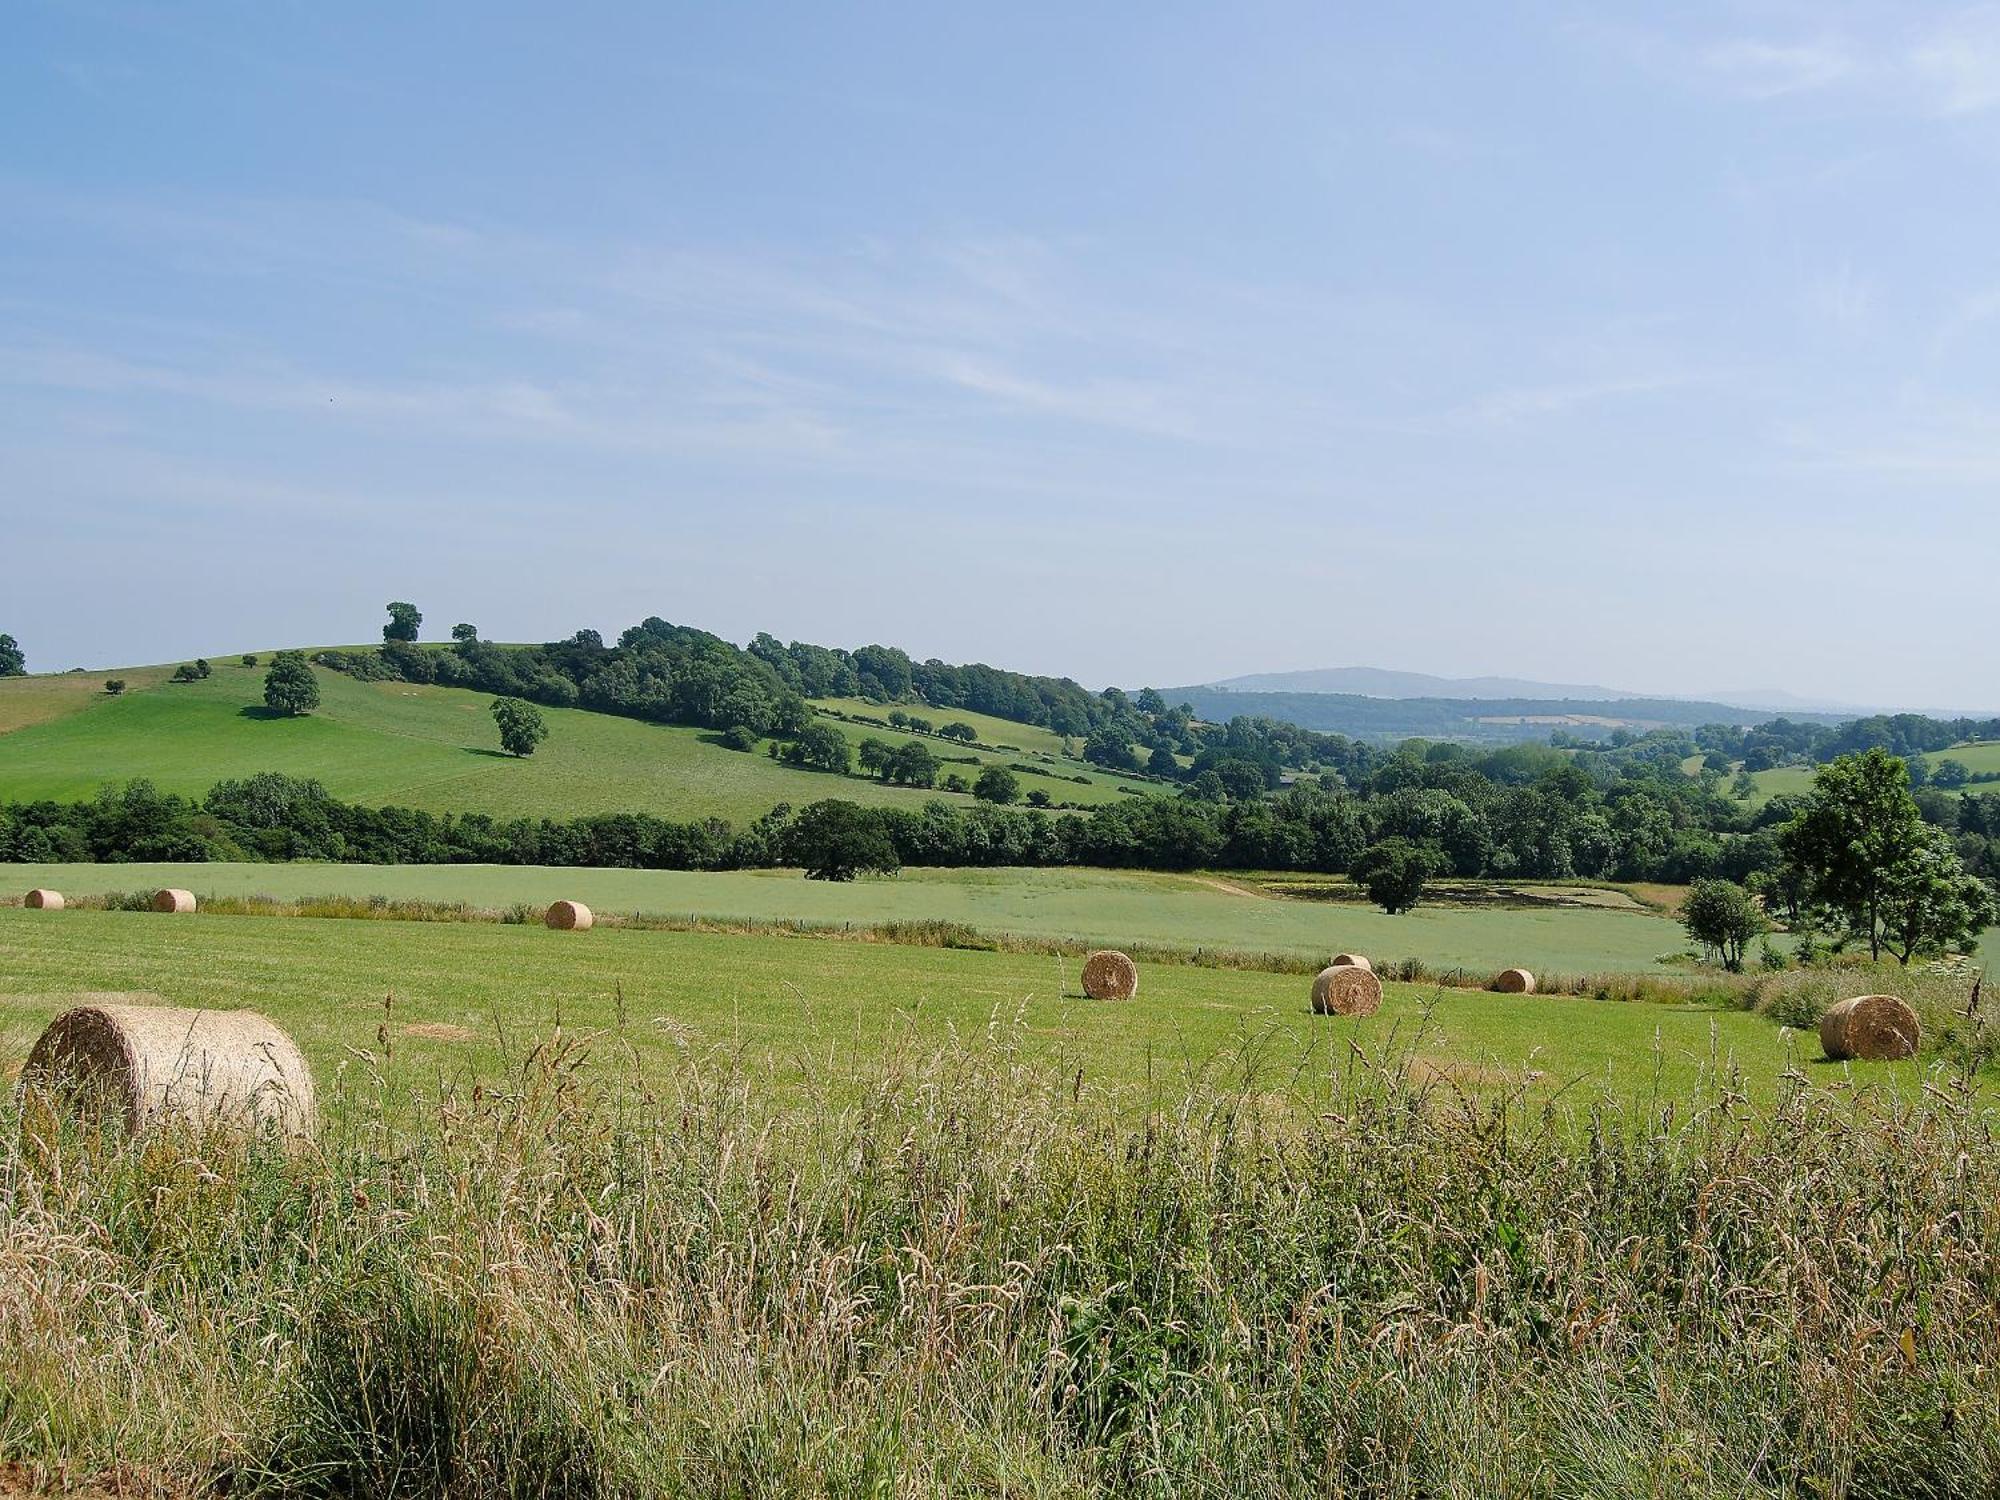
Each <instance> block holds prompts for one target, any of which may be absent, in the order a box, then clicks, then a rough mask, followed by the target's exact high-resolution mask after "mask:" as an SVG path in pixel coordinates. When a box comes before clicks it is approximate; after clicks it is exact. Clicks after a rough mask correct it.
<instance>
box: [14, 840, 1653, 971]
mask: <svg viewBox="0 0 2000 1500" xmlns="http://www.w3.org/2000/svg"><path fill="white" fill-rule="evenodd" d="M0 879H4V880H6V881H7V882H9V887H8V888H7V889H6V892H5V894H6V895H7V896H8V897H9V898H11V899H19V896H20V894H21V893H22V892H24V891H26V890H28V889H30V888H31V887H33V886H38V885H45V886H50V887H53V888H54V889H56V890H59V891H64V892H66V893H68V894H70V895H71V896H77V895H94V894H100V893H102V892H105V891H110V890H117V891H135V890H149V889H157V888H159V887H161V886H169V885H172V886H185V887H187V888H188V889H190V890H192V891H194V892H195V894H196V895H197V896H208V895H221V896H257V895H265V896H277V897H287V898H298V897H306V896H358V897H368V896H382V897H387V898H390V899H394V900H427V901H462V902H466V903H468V904H470V905H474V906H483V907H494V908H506V907H509V906H513V905H515V904H516V903H523V902H525V903H527V904H529V905H532V906H535V907H537V908H540V907H545V906H547V905H548V903H549V902H550V901H552V900H554V899H555V898H556V897H558V896H568V897H573V898H575V899H578V900H581V901H584V902H586V903H588V904H589V905H590V906H591V908H592V909H593V910H596V911H599V912H605V913H612V912H624V913H631V912H639V913H645V914H649V915H654V916H698V917H706V918H714V919H720V920H731V919H734V920H747V921H804V922H825V923H854V924H859V925H873V924H877V923H881V922H887V921H929V922H960V923H963V924H965V925H966V926H968V927H972V928H975V929H977V930H978V931H980V932H985V933H1018V934H1021V935H1024V936H1029V937H1047V938H1065V939H1073V940H1075V941H1077V942H1086V943H1093V944H1100V945H1110V946H1114V947H1122V946H1125V945H1128V944H1157V945H1161V946H1170V947H1176V948H1217V949H1223V950H1227V951H1231V952H1247V953H1276V954H1283V955H1287V956H1290V957H1295V958H1312V957H1318V958H1321V959H1323V958H1325V957H1326V956H1327V955H1329V954H1332V953H1336V952H1339V951H1341V950H1343V949H1357V950H1359V951H1361V952H1364V953H1367V954H1369V955H1370V956H1371V957H1374V958H1376V959H1382V960H1388V959H1402V958H1416V959H1421V960H1423V961H1424V962H1425V963H1426V964H1428V965H1429V966H1430V967H1431V968H1433V969H1449V968H1465V969H1470V970H1474V971H1481V972H1487V971H1492V972H1497V971H1498V970H1500V969H1503V968H1508V967H1511V966H1512V965H1515V964H1525V965H1526V966H1527V967H1529V968H1531V969H1534V970H1536V971H1537V972H1556V973H1567V974H1579V973H1597V972H1616V973H1654V972H1660V971H1662V970H1665V969H1667V968H1670V967H1671V965H1670V964H1668V963H1666V962H1663V960H1666V959H1670V958H1671V957H1672V956H1673V955H1676V954H1681V953H1685V952H1686V950H1687V947H1688V941H1687V934H1686V933H1684V932H1682V931H1681V928H1680V925H1679V924H1678V923H1677V922H1674V921H1673V920H1671V919H1670V918H1668V917H1664V916H1661V915H1660V914H1658V913H1657V912H1655V911H1651V910H1648V909H1645V908H1643V907H1641V906H1639V905H1637V904H1636V903H1630V902H1628V903H1627V905H1626V909H1623V910H1614V909H1609V908H1573V907H1538V908H1530V909H1520V908H1505V907H1488V906H1478V907H1458V906H1444V905H1434V906H1420V907H1418V908H1417V909H1416V910H1415V911H1412V912H1407V913H1405V914H1403V915H1401V916H1395V917H1392V916H1389V915H1387V914H1386V913H1384V912H1381V911H1379V910H1377V909H1376V908H1374V907H1373V906H1369V905H1366V904H1363V903H1360V902H1353V901H1342V902H1332V901H1306V900H1287V899H1283V898H1280V897H1277V896H1274V895H1272V894H1270V893H1269V892H1268V891H1265V890H1263V889H1261V888H1259V887H1257V886H1255V885H1252V884H1248V883H1246V882H1245V881H1243V880H1239V879H1235V878H1232V877H1228V876H1205V875H1162V874H1151V873H1147V872H1144V871H1134V870H1081V869H1053V870H1042V869H1007V868H1000V869H922V868H912V869H907V870H905V871H903V873H902V874H900V875H898V876H896V877H894V878H893V879H871V880H858V881H854V882H851V883H845V884H842V883H835V882H828V881H814V880H805V879H802V878H801V877H800V875H799V873H798V871H796V870H754V871H753V870H744V871H718V872H706V873H704V872H692V871H681V870H605V869H594V870H579V869H546V868H539V867H535V866H522V865H317V864H238V865H228V864H198V865H168V864H130V865H88V864H86V865H0ZM1606 894H1608V893H1606Z"/></svg>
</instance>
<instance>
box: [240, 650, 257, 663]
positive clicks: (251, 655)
mask: <svg viewBox="0 0 2000 1500" xmlns="http://www.w3.org/2000/svg"><path fill="white" fill-rule="evenodd" d="M243 665H244V666H246V667H254V666H256V665H257V653H256V652H255V651H245V652H244V653H243Z"/></svg>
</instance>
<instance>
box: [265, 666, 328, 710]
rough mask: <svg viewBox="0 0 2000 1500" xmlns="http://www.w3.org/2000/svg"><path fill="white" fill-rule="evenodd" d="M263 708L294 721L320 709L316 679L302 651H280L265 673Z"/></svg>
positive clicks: (317, 681)
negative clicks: (291, 718) (273, 710)
mask: <svg viewBox="0 0 2000 1500" xmlns="http://www.w3.org/2000/svg"><path fill="white" fill-rule="evenodd" d="M264 705H265V707H267V708H271V709H275V710H276V711H277V712H279V713H281V714H286V715H289V716H291V717H294V718H296V717H297V716H298V715H300V714H309V713H311V712H312V711H313V710H314V709H316V708H318V707H319V679H318V678H317V677H315V676H313V669H312V667H311V666H310V665H308V664H307V662H306V658H305V653H304V652H302V651H280V652H279V653H278V654H277V655H276V656H274V657H272V658H271V670H270V671H268V672H266V673H265V674H264Z"/></svg>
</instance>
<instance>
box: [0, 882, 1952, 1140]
mask: <svg viewBox="0 0 2000 1500" xmlns="http://www.w3.org/2000/svg"><path fill="white" fill-rule="evenodd" d="M1082 956H1083V955H1082V950H1081V948H1080V947H1079V948H1078V949H1076V950H1074V951H1071V952H1067V953H1062V952H1059V953H1050V954H1036V953H1014V952H983V951H960V950H956V949H949V948H933V947H910V946H900V945H894V944H884V943H869V942H842V941H831V940H828V939H824V938H816V937H809V936H785V935H773V934H738V933H710V932H665V931H648V930H640V929H619V928H599V929H597V930H595V931H592V932H589V933H582V934H572V933H556V932H550V931H548V930H547V929H545V928H543V927H541V926H539V925H511V924H500V923H491V922H487V923H463V922H406V921H384V920H374V921H353V920H340V919H326V918H313V917H271V916H222V915H214V916H211V915H205V914H204V915H196V916H192V917H160V916H155V915H153V914H151V913H138V912H119V911H65V912H59V913H41V912H33V911H26V910H21V909H18V908H15V909H0V975H4V976H5V982H4V990H5V993H4V994H0V1066H18V1063H19V1062H20V1060H21V1059H22V1058H23V1057H25V1055H26V1053H27V1049H28V1046H29V1044H30V1043H31V1041H32V1039H33V1038H34V1036H35V1035H36V1034H37V1033H38V1032H39V1030H40V1028H41V1027H42V1026H43V1025H44V1024H46V1022H47V1021H48V1020H49V1019H50V1018H51V1017H52V1016H53V1015H55V1014H56V1013H57V1012H58V1011H59V1010H61V1009H62V1008H64V1007H65V1006H66V1005H67V1004H68V1003H70V999H69V997H72V996H74V995H75V994H77V993H79V992H111V993H130V992H141V993H151V994H157V995H159V996H161V997H162V998H163V999H165V1000H166V1001H168V1002H169V1003H172V1004H178V1005H199V1006H207V1007H217V1008H231V1007H249V1008H252V1009H256V1010H260V1011H263V1012H264V1013H265V1014H267V1015H269V1016H271V1017H272V1018H273V1019H274V1020H276V1021H278V1022H279V1023H280V1024H282V1025H283V1026H285V1027H286V1028H287V1029H288V1030H290V1031H292V1032H293V1034H294V1035H295V1036H296V1037H297V1038H298V1040H299V1042H300V1045H301V1046H302V1047H304V1049H305V1050H306V1053H307V1055H308V1056H309V1057H310V1058H311V1059H312V1061H313V1062H314V1064H315V1065H316V1066H317V1067H318V1068H319V1069H321V1070H322V1071H329V1070H331V1071H334V1072H337V1071H338V1070H340V1069H342V1068H343V1067H351V1066H352V1065H353V1064H354V1061H355V1059H356V1057H357V1056H358V1054H360V1053H363V1052H368V1051H378V1052H379V1051H381V1050H383V1043H384V1042H386V1044H387V1046H388V1047H389V1048H391V1049H393V1050H394V1052H395V1054H396V1056H397V1057H398V1059H399V1060H401V1061H404V1062H407V1063H409V1064H410V1065H411V1066H412V1067H414V1068H416V1069H417V1070H418V1071H419V1072H420V1073H423V1074H426V1075H429V1076H447V1075H448V1076H454V1077H460V1078H463V1079H468V1080H470V1079H474V1078H480V1077H490V1076H493V1075H495V1074H496V1073H497V1072H498V1071H500V1070H503V1069H504V1067H505V1066H506V1064H507V1060H508V1058H509V1057H510V1056H512V1055H514V1053H515V1052H517V1051H518V1049H519V1048H520V1046H521V1045H522V1038H524V1037H526V1036H529V1035H532V1034H535V1033H537V1032H546V1031H548V1030H550V1029H551V1028H553V1027H554V1025H555V1024H556V1023H557V1022H558V1021H560V1022H561V1023H562V1024H563V1025H564V1026H565V1027H567V1028H568V1029H569V1030H570V1031H571V1032H572V1033H586V1034H590V1035H593V1036H596V1037H598V1038H599V1039H600V1050H603V1049H607V1048H608V1049H609V1050H610V1053H612V1054H615V1055H616V1056H618V1057H621V1058H625V1059H627V1060H628V1061H630V1062H632V1063H633V1064H634V1066H635V1067H636V1069H637V1071H636V1073H635V1074H634V1075H633V1076H635V1077H638V1078H641V1079H643V1078H645V1077H648V1076H652V1075H654V1074H657V1073H660V1072H663V1071H665V1070H667V1069H669V1068H670V1067H672V1066H675V1065H678V1064H679V1063H680V1062H681V1061H682V1060H684V1059H686V1058H689V1057H726V1058H728V1059H729V1060H730V1065H731V1067H732V1068H735V1069H738V1070H740V1071H741V1072H742V1073H743V1074H744V1075H745V1076H748V1077H752V1078H755V1079H757V1080H759V1082H760V1084H761V1086H763V1087H764V1088H766V1089H768V1090H770V1091H771V1092H772V1093H773V1095H774V1097H779V1098H783V1099H785V1100H787V1101H790V1102H791V1103H794V1104H813V1105H818V1104H825V1103H836V1104H837V1103H841V1102H844V1101H846V1100H848V1099H850V1098H851V1097H852V1096H853V1094H854V1092H855V1090H856V1089H857V1088H859V1087H861V1086H862V1084H861V1080H865V1079H867V1078H868V1077H870V1076H872V1075H873V1074H874V1073H875V1072H876V1071H877V1070H878V1068H879V1064H880V1059H881V1058H882V1057H884V1056H887V1055H890V1054H892V1053H894V1052H896V1051H898V1050H901V1049H906V1048H909V1047H917V1048H920V1049H926V1048H934V1047H937V1046H942V1045H949V1044H952V1043H955V1042H958V1041H962V1040H964V1039H967V1038H971V1037H976V1036H981V1035H984V1034H986V1033H987V1032H989V1031H990V1030H992V1029H994V1028H996V1027H997V1028H1000V1029H1004V1030H1008V1031H1010V1032H1011V1033H1013V1034H1014V1035H1015V1036H1016V1037H1017V1041H1018V1046H1019V1048H1020V1050H1021V1052H1022V1055H1023V1057H1024V1059H1025V1060H1027V1061H1029V1062H1032V1064H1033V1065H1034V1066H1035V1067H1037V1068H1040V1069H1042V1070H1044V1071H1045V1072H1046V1073H1047V1074H1048V1075H1049V1076H1051V1077H1055V1076H1062V1077H1074V1078H1077V1079H1079V1080H1080V1081H1081V1082H1084V1083H1088V1084H1090V1085H1091V1086H1092V1087H1097V1088H1103V1089H1107V1090H1110V1091H1112V1092H1114V1093H1129V1092H1130V1091H1133V1090H1140V1091H1143V1090H1144V1089H1146V1088H1149V1087H1156V1086H1158V1085H1159V1084H1161V1083H1162V1082H1163V1081H1167V1080H1179V1081H1181V1082H1182V1083H1183V1084H1186V1083H1189V1082H1191V1081H1192V1080H1196V1079H1200V1078H1204V1077H1214V1076H1218V1075H1225V1076H1228V1077H1230V1078H1232V1079H1235V1080H1237V1081H1238V1082H1240V1083H1241V1084H1242V1085H1243V1086H1244V1087H1247V1088H1251V1089H1254V1090H1256V1091H1260V1092H1271V1093H1274V1094H1278V1095H1282V1094H1285V1093H1287V1092H1288V1091H1290V1090H1292V1089H1294V1088H1295V1087H1296V1086H1297V1085H1298V1084H1299V1082H1300V1080H1302V1079H1306V1080H1310V1079H1313V1078H1318V1077H1324V1076H1326V1075H1328V1074H1329V1073H1332V1072H1337V1071H1339V1070H1342V1069H1344V1068H1346V1067H1348V1066H1349V1065H1350V1062H1351V1059H1352V1057H1353V1056H1354V1055H1355V1054H1356V1050H1357V1049H1358V1051H1359V1054H1360V1055H1362V1056H1365V1057H1369V1058H1380V1057H1383V1056H1386V1055H1388V1054H1389V1053H1390V1052H1400V1053H1403V1054H1406V1055H1408V1056H1409V1057H1411V1058H1412V1059H1413V1061H1415V1062H1417V1063H1419V1064H1421V1065H1422V1066H1423V1067H1425V1068H1427V1069H1430V1070H1432V1071H1433V1072H1436V1073H1439V1074H1441V1075H1445V1076H1448V1077H1449V1078H1450V1079H1451V1080H1453V1082H1454V1083H1455V1084H1456V1085H1457V1086H1459V1087H1462V1088H1464V1089H1465V1090H1467V1091H1468V1092H1469V1093H1472V1094H1475V1095H1480V1096H1493V1095H1498V1094H1504V1093H1507V1092H1509V1091H1510V1090H1514V1089H1517V1088H1518V1089H1521V1090H1523V1091H1524V1092H1525V1094H1526V1096H1527V1097H1530V1098H1533V1099H1538V1100H1546V1099H1550V1098H1556V1097H1560V1098H1561V1099H1563V1100H1564V1101H1565V1104H1564V1107H1565V1109H1566V1110H1567V1111H1570V1112H1572V1113H1580V1112H1587V1111H1588V1110H1589V1109H1590V1108H1591V1107H1592V1106H1594V1105H1597V1104H1599V1103H1600V1102H1605V1101H1608V1102H1609V1104H1610V1106H1611V1107H1613V1108H1616V1109H1619V1110H1638V1111H1640V1112H1642V1113H1643V1111H1644V1110H1645V1109H1647V1108H1649V1107H1650V1101H1651V1100H1653V1099H1654V1098H1655V1097H1656V1096H1665V1097H1671V1098H1680V1097H1685V1096H1688V1095H1690V1094H1692V1093H1694V1092H1696V1091H1698V1090H1699V1089H1701V1088H1702V1087H1705V1086H1712V1085H1713V1084H1714V1083H1715V1082H1716V1081H1717V1080H1718V1079H1720V1078H1722V1077H1725V1076H1728V1075H1730V1074H1732V1073H1734V1074H1736V1075H1738V1081H1737V1083H1736V1085H1735V1086H1736V1087H1738V1088H1739V1089H1740V1090H1741V1091H1742V1092H1743V1093H1744V1094H1745V1095H1746V1096H1747V1097H1749V1098H1750V1099H1752V1100H1753V1101H1755V1102H1757V1103H1758V1104H1760V1105H1761V1104H1765V1103H1768V1102H1769V1101H1770V1100H1771V1099H1773V1098H1774V1097H1776V1095H1777V1093H1778V1092H1779V1090H1780V1088H1781V1086H1782V1080H1783V1078H1784V1077H1785V1076H1786V1075H1787V1074H1788V1073H1790V1072H1798V1073H1801V1074H1802V1075H1803V1076H1806V1077H1808V1078H1811V1079H1813V1080H1814V1081H1816V1082H1820V1083H1826V1084H1834V1085H1841V1086H1845V1085H1846V1082H1847V1080H1848V1079H1849V1077H1850V1074H1849V1073H1848V1071H1847V1070H1846V1069H1843V1068H1839V1067H1836V1066H1833V1065H1830V1064H1826V1063H1824V1062H1821V1061H1819V1060H1818V1047H1817V1044H1816V1043H1815V1042H1813V1041H1812V1040H1811V1039H1810V1038H1809V1037H1806V1038H1802V1037H1799V1036H1798V1035H1797V1034H1796V1033H1792V1032H1787V1031H1786V1030H1784V1029H1783V1028H1782V1027H1780V1026H1778V1025H1776V1024H1775V1023H1774V1022H1773V1021H1771V1020H1770V1019H1767V1018H1766V1017H1763V1016H1759V1015H1753V1014H1749V1013H1746V1012H1744V1011H1740V1010H1729V1009H1716V1008H1712V1007H1709V1006H1704V1005H1673V1004H1620V1003H1613V1002H1606V1001H1600V1000H1592V999H1581V998H1572V997H1567V996H1552V995H1538V996H1505V995H1492V994H1485V993H1480V992H1474V991H1464V990H1449V989H1447V990H1439V989H1435V988H1432V987H1426V986H1417V985H1403V984H1390V985H1388V986H1386V987H1385V1000H1384V1004H1383V1007H1382V1010H1381V1011H1380V1012H1379V1013H1377V1014H1376V1015H1375V1016H1372V1017H1368V1018H1365V1019H1361V1020H1337V1019H1332V1018H1327V1017H1315V1016H1313V1015H1311V1014H1309V1013H1308V1010H1307V991H1308V987H1309V981H1308V980H1307V979H1306V978H1304V977H1302V976H1300V975H1296V974H1275V973H1263V972H1251V971H1240V970H1229V969H1213V968H1204V967H1196V966H1193V965H1182V964H1169V963H1149V964H1147V965H1145V967H1144V970H1143V973H1142V977H1141V984H1140V991H1139V996H1138V998H1137V1000H1135V1001H1133V1002H1131V1003H1129V1004H1106V1003H1101V1002H1093V1001H1088V1000H1085V999H1083V998H1082V996H1081V994H1080V991H1079V988H1078V980H1079V971H1080V968H1081V960H1082ZM392 995H393V997H394V999H393V1002H392V1003H385V1002H386V1001H387V998H388V997H390V996H392ZM1806 1024H1810V1021H1809V1020H1807V1022H1806ZM378 1032H379V1033H380V1037H381V1040H378ZM1920 1074H1921V1070H1920V1069H1919V1068H1918V1067H1917V1065H1914V1064H1901V1065H1892V1066H1886V1067H1884V1066H1877V1067H1873V1068H1870V1069H1867V1070H1864V1072H1863V1073H1862V1074H1861V1075H1859V1076H1862V1077H1865V1078H1867V1079H1869V1080H1871V1081H1875V1082H1881V1083H1886V1084H1888V1085H1890V1086H1892V1087H1894V1088H1896V1089H1900V1090H1902V1091H1903V1092H1906V1093H1907V1092H1913V1091H1914V1089H1915V1087H1916V1085H1917V1081H1918V1079H1919V1077H1920Z"/></svg>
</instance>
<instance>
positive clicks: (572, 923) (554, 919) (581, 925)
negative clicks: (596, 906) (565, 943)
mask: <svg viewBox="0 0 2000 1500" xmlns="http://www.w3.org/2000/svg"><path fill="white" fill-rule="evenodd" d="M542 920H543V921H544V922H547V923H548V924H549V926H551V927H553V928H554V929H555V930H556V931H557V932H588V931H590V924H591V923H592V922H594V921H596V920H597V919H596V918H595V917H593V916H592V915H591V914H590V908H589V907H587V906H585V905H584V904H583V903H582V902H581V901H558V902H556V903H555V904H554V905H553V906H551V907H550V908H549V910H548V915H547V916H545V917H543V918H542Z"/></svg>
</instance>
